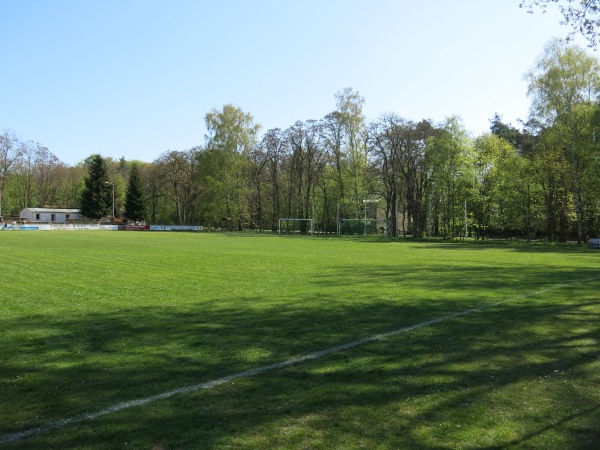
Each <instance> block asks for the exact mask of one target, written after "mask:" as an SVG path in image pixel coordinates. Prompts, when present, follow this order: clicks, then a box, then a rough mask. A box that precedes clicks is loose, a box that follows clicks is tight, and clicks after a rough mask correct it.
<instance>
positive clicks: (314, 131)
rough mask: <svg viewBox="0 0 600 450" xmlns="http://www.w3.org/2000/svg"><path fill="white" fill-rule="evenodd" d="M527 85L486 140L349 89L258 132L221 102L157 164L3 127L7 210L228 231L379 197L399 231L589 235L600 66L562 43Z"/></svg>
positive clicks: (328, 219) (352, 207) (597, 224)
mask: <svg viewBox="0 0 600 450" xmlns="http://www.w3.org/2000/svg"><path fill="white" fill-rule="evenodd" d="M525 80H526V81H527V83H528V95H529V97H530V99H531V110H530V115H529V117H528V119H527V121H526V122H524V123H522V127H521V129H517V128H515V127H513V126H512V125H511V124H506V123H504V122H503V121H502V117H501V116H500V115H498V114H496V115H495V116H494V117H493V118H492V119H491V120H490V132H489V133H485V134H482V135H480V136H477V137H471V136H470V135H469V134H468V133H467V131H466V130H465V128H464V126H463V125H462V123H461V121H460V119H459V118H458V117H450V118H447V119H446V120H445V121H443V122H442V123H433V122H431V121H429V120H421V121H419V122H415V121H411V120H407V119H405V118H403V117H400V116H399V115H397V114H395V113H387V114H384V115H382V116H380V117H379V118H377V119H375V120H373V121H367V120H366V119H365V117H364V115H363V112H362V109H363V105H364V99H363V97H362V96H361V95H360V94H359V93H358V92H357V91H355V90H353V89H351V88H346V89H344V90H342V91H340V92H338V93H337V94H336V96H335V99H336V109H335V110H334V111H333V112H331V113H330V114H328V115H326V116H325V117H324V118H322V119H320V120H307V121H298V122H296V123H294V124H293V125H291V126H289V127H288V128H286V129H270V130H267V131H265V132H264V133H263V134H260V131H261V130H260V125H259V124H258V123H257V122H256V121H255V119H254V117H253V116H252V115H251V114H249V113H247V112H244V111H243V110H242V109H240V108H238V107H236V106H234V105H224V106H223V107H222V108H221V109H213V110H211V111H210V112H208V113H207V114H206V115H205V124H206V129H207V131H208V134H207V136H205V143H204V145H201V146H197V147H194V148H192V149H189V150H182V151H167V152H165V153H163V154H162V155H160V157H158V158H157V159H156V160H155V161H153V162H151V163H144V162H140V161H125V160H124V159H121V160H118V161H115V160H113V159H111V158H102V157H101V156H100V155H91V156H90V157H88V158H87V159H86V160H85V161H83V162H82V163H80V164H78V165H76V166H73V167H69V166H66V165H64V164H62V163H61V162H60V161H59V160H58V158H56V157H55V156H54V155H52V154H51V153H50V152H49V151H48V149H46V148H45V147H43V146H41V145H40V144H37V143H32V142H29V141H28V142H23V141H21V140H20V139H18V138H17V137H16V136H15V135H14V133H13V132H11V131H5V132H4V133H3V134H2V135H0V214H2V212H3V211H5V214H15V213H16V214H18V211H19V210H20V209H21V208H23V207H26V206H50V205H52V206H63V207H79V208H81V209H82V212H84V213H85V214H86V215H87V216H88V217H91V218H94V217H100V216H102V215H111V216H112V215H125V216H129V218H131V219H134V220H146V221H147V222H151V223H174V224H202V225H205V226H212V227H218V228H221V229H228V230H244V229H256V230H276V229H277V227H278V220H279V219H280V218H284V217H285V218H305V219H308V218H312V219H315V222H316V223H317V227H318V229H319V230H320V231H322V232H325V233H335V232H336V231H337V226H338V223H339V219H340V218H356V219H361V218H364V215H365V214H366V213H367V206H369V211H368V212H369V217H371V218H373V217H374V216H375V214H376V212H375V207H374V206H372V204H373V203H375V204H377V205H378V208H377V209H378V211H379V215H381V216H382V218H385V219H386V223H387V224H388V231H389V233H390V234H391V235H393V236H396V235H412V236H415V237H423V236H430V235H434V236H444V237H448V238H452V237H456V236H463V235H464V234H465V233H468V234H469V235H473V236H475V237H477V238H482V239H484V238H488V237H521V238H525V239H531V238H544V239H547V240H549V241H560V242H564V241H566V240H567V239H577V240H578V242H583V241H585V239H586V238H587V237H589V236H595V235H597V234H598V232H599V230H600V183H598V180H600V142H599V140H600V107H599V103H598V95H599V94H600V66H599V64H598V61H597V60H596V59H595V58H593V57H592V56H590V55H588V54H587V53H586V52H585V51H584V50H582V49H580V48H579V47H576V46H572V45H568V44H566V43H564V42H561V41H558V40H554V41H551V42H549V43H548V44H547V45H546V47H545V49H544V52H543V53H542V54H541V55H540V56H539V58H538V60H537V61H536V62H535V64H534V66H533V68H532V69H531V70H530V71H529V72H528V73H527V74H525ZM113 192H114V204H115V211H112V210H111V209H112V205H113Z"/></svg>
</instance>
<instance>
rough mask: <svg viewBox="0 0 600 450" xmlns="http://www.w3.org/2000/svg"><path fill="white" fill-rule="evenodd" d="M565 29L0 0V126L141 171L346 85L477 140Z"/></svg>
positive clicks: (325, 6)
mask: <svg viewBox="0 0 600 450" xmlns="http://www.w3.org/2000/svg"><path fill="white" fill-rule="evenodd" d="M553 6H555V5H553ZM560 19H561V16H560V13H559V12H558V10H557V9H556V8H554V9H552V8H549V10H548V12H546V13H545V14H543V13H542V12H541V11H536V12H535V13H534V14H528V13H527V12H526V11H525V10H523V9H521V8H519V0H454V1H448V0H428V1H414V0H302V1H300V0H247V1H244V0H220V1H214V0H210V1H209V0H169V1H163V0H102V1H87V0H0V131H3V130H6V129H10V130H13V131H14V132H15V133H16V134H17V135H18V136H19V137H20V138H21V139H22V140H32V141H34V142H39V143H40V144H42V145H43V146H45V147H48V149H49V150H50V151H51V152H52V153H54V154H55V155H56V156H57V157H58V158H59V159H60V160H61V161H63V162H64V163H66V164H69V165H73V164H77V163H78V162H80V161H82V160H83V159H85V158H86V157H87V156H89V155H91V154H94V153H99V154H101V155H102V156H105V157H112V158H114V159H119V158H121V157H124V158H125V159H127V160H133V159H135V160H141V161H146V162H151V161H154V160H155V159H157V158H158V157H159V156H160V155H161V154H163V153H164V152H166V151H170V150H187V149H190V148H192V147H195V146H198V145H203V144H204V143H205V135H206V133H207V132H206V128H205V125H204V117H205V115H206V114H207V113H208V112H210V111H211V110H213V109H214V108H216V109H221V108H222V107H223V105H225V104H233V105H235V106H237V107H239V108H241V109H242V110H243V111H244V112H247V113H250V114H252V115H253V117H254V119H255V121H256V122H257V123H259V124H261V126H262V131H263V132H264V131H266V130H269V129H272V128H281V129H285V128H288V127H289V126H291V125H293V124H294V123H295V122H296V121H298V120H302V121H304V120H308V119H321V118H323V117H324V116H326V115H327V114H328V113H330V112H332V111H333V110H335V109H336V101H335V94H336V92H338V91H341V90H343V89H344V88H346V87H350V88H352V89H354V90H355V91H358V92H359V93H360V94H361V95H362V96H363V97H364V99H365V105H364V108H363V112H364V115H365V117H366V119H367V120H368V121H372V120H377V119H378V118H379V117H380V116H381V115H382V114H384V113H388V112H393V113H396V114H398V115H399V116H401V117H404V118H406V119H409V120H414V121H419V120H422V119H428V120H431V121H433V122H435V123H441V122H442V121H443V120H444V119H445V118H447V117H449V116H454V115H456V116H460V117H461V118H462V120H463V124H464V126H465V128H466V130H467V131H468V132H469V133H470V134H471V135H472V136H477V135H479V134H481V133H485V132H487V131H489V125H490V119H491V118H492V117H493V115H494V113H499V114H500V115H501V116H502V118H503V121H504V122H506V123H512V124H513V125H515V126H517V127H518V126H519V124H518V120H519V119H525V118H526V117H527V114H528V109H529V105H530V102H529V99H528V98H527V84H526V82H525V81H524V80H523V74H524V73H525V72H527V71H528V70H530V69H531V68H532V66H533V65H534V63H535V60H536V58H537V57H538V56H539V55H540V53H541V52H542V51H543V48H544V44H545V43H546V42H548V41H549V40H550V39H552V38H553V37H560V38H562V37H565V36H566V35H567V33H568V32H569V31H570V30H569V29H568V28H566V27H564V26H561V25H560V23H559V22H560ZM576 43H578V44H579V45H581V46H582V47H585V41H584V40H583V39H580V40H576Z"/></svg>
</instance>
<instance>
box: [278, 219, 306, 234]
mask: <svg viewBox="0 0 600 450" xmlns="http://www.w3.org/2000/svg"><path fill="white" fill-rule="evenodd" d="M277 230H278V232H279V234H282V233H286V234H296V233H298V234H306V233H310V234H311V235H313V234H314V233H315V220H314V219H279V225H278V227H277Z"/></svg>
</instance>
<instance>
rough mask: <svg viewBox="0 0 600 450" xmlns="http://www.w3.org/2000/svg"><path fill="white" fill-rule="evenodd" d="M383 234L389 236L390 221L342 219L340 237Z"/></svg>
mask: <svg viewBox="0 0 600 450" xmlns="http://www.w3.org/2000/svg"><path fill="white" fill-rule="evenodd" d="M367 234H382V235H385V236H389V221H387V220H384V219H380V220H377V219H340V220H339V222H338V236H342V235H367Z"/></svg>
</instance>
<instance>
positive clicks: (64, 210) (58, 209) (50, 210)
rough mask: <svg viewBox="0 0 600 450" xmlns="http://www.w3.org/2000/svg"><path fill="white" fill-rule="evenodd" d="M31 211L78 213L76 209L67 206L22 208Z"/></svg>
mask: <svg viewBox="0 0 600 450" xmlns="http://www.w3.org/2000/svg"><path fill="white" fill-rule="evenodd" d="M24 209H26V210H27V211H31V212H32V213H64V214H78V213H79V210H78V209H69V208H24Z"/></svg>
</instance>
